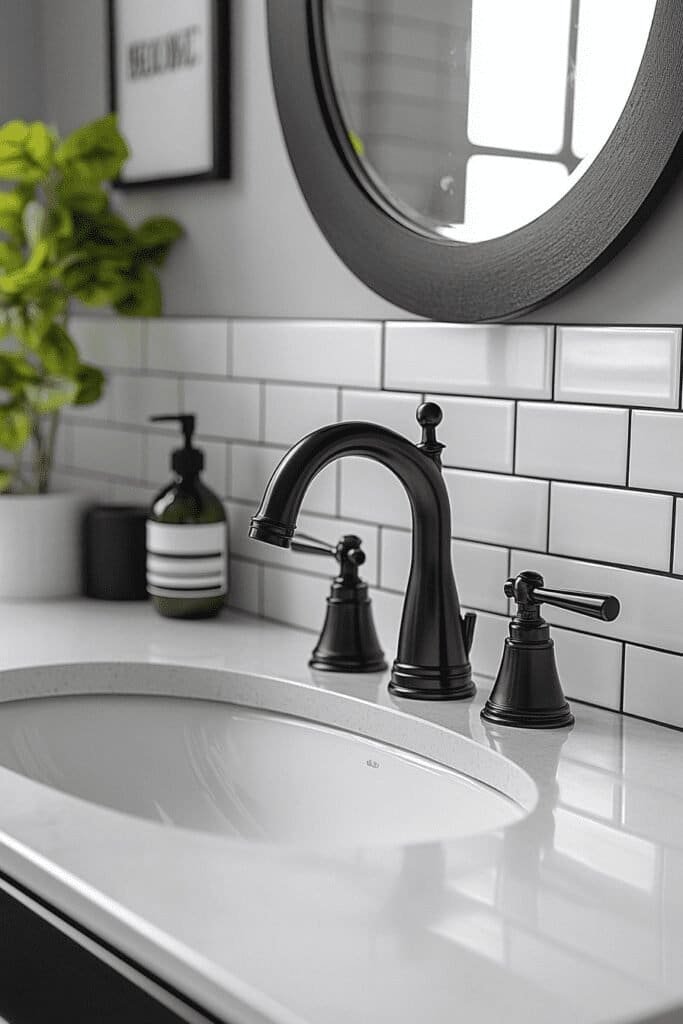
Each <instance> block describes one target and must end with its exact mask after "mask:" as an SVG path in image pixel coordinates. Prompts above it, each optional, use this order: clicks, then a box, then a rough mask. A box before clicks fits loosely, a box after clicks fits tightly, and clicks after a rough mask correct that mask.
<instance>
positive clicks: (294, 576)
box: [262, 565, 330, 631]
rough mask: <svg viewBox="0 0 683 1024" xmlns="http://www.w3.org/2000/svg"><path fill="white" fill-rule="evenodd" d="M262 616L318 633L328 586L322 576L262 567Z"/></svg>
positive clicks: (322, 618)
mask: <svg viewBox="0 0 683 1024" xmlns="http://www.w3.org/2000/svg"><path fill="white" fill-rule="evenodd" d="M262 571H263V614H264V615H265V617H266V618H267V619H276V620H277V621H278V622H286V623H288V624H289V625H290V626H298V627H299V628H300V629H310V630H312V631H318V630H319V629H320V628H321V626H322V624H323V621H324V617H325V607H326V604H325V602H326V600H327V595H328V594H329V590H330V588H329V584H328V582H327V580H326V579H324V578H323V577H322V576H309V575H307V574H306V573H302V572H291V571H289V570H287V569H279V568H275V566H271V565H265V566H263V570H262Z"/></svg>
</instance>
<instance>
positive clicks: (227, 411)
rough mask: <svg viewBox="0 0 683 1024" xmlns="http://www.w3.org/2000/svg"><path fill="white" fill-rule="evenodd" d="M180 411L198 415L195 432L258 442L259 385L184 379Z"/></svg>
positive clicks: (230, 381)
mask: <svg viewBox="0 0 683 1024" xmlns="http://www.w3.org/2000/svg"><path fill="white" fill-rule="evenodd" d="M182 390H183V410H184V411H185V412H193V413H195V415H196V416H197V434H198V435H199V436H202V435H206V434H209V435H213V436H214V437H223V438H227V439H229V440H231V439H233V438H235V439H237V440H240V441H257V440H258V436H259V419H260V410H261V392H260V388H259V385H258V384H250V383H238V382H237V381H232V380H221V381H218V380H189V379H186V380H185V381H184V382H183V389H182Z"/></svg>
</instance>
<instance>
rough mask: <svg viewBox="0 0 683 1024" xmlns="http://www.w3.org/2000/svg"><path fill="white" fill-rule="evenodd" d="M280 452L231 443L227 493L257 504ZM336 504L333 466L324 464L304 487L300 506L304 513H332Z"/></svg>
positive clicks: (335, 479)
mask: <svg viewBox="0 0 683 1024" xmlns="http://www.w3.org/2000/svg"><path fill="white" fill-rule="evenodd" d="M284 455H285V451H284V449H282V448H269V447H265V446H260V445H259V446H257V445H243V444H233V445H232V470H231V474H232V475H231V479H230V481H229V491H230V494H231V496H232V497H233V498H239V499H240V500H242V501H253V502H254V503H255V506H258V504H259V502H260V501H261V498H262V497H263V493H264V491H265V489H266V485H267V483H268V481H269V480H270V478H271V476H272V475H273V470H274V469H275V467H276V466H277V464H278V463H279V462H280V460H281V459H282V457H283V456H284ZM336 506H337V475H336V470H335V466H328V467H326V468H325V469H323V471H322V472H321V473H318V475H317V476H316V478H315V479H314V480H313V483H312V484H311V486H310V487H309V489H308V490H307V492H306V496H305V498H304V504H303V508H304V509H305V510H306V511H307V512H323V513H326V514H327V515H334V513H335V510H336ZM255 511H256V508H254V512H255Z"/></svg>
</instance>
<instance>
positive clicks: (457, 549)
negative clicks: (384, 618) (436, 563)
mask: <svg viewBox="0 0 683 1024" xmlns="http://www.w3.org/2000/svg"><path fill="white" fill-rule="evenodd" d="M410 555H411V535H410V533H408V532H406V531H404V530H392V529H388V528H385V529H383V530H382V548H381V569H382V576H381V581H382V586H383V587H387V588H388V589H389V590H398V591H400V592H401V593H403V592H404V591H405V588H406V586H407V583H408V573H409V571H410ZM451 555H452V560H453V569H454V572H455V579H456V584H457V587H458V595H459V597H460V603H461V604H464V605H467V606H468V607H472V608H484V609H486V610H488V611H492V612H502V614H503V615H505V614H506V613H507V598H506V597H505V594H504V593H503V585H504V583H505V580H506V579H507V569H508V553H507V550H506V549H505V548H498V547H489V546H488V545H485V544H471V543H470V542H469V541H459V540H454V541H451Z"/></svg>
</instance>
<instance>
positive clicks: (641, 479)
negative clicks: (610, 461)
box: [629, 410, 683, 491]
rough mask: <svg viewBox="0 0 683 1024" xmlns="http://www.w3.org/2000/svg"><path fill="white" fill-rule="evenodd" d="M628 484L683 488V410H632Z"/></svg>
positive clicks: (674, 489)
mask: <svg viewBox="0 0 683 1024" xmlns="http://www.w3.org/2000/svg"><path fill="white" fill-rule="evenodd" d="M629 483H630V484H631V486H632V487H645V488H650V489H654V490H662V491H683V413H680V412H640V411H638V410H636V411H635V412H634V413H633V420H632V424H631V467H630V473H629Z"/></svg>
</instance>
